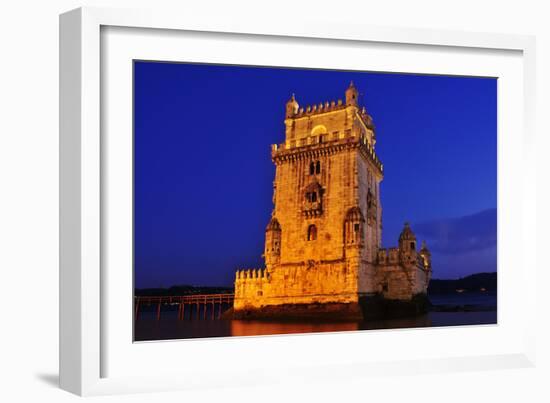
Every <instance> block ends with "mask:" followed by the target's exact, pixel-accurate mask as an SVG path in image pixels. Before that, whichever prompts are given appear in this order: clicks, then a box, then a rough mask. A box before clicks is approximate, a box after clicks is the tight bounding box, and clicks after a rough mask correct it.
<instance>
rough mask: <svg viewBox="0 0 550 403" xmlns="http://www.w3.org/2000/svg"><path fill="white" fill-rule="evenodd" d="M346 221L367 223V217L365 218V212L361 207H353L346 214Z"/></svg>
mask: <svg viewBox="0 0 550 403" xmlns="http://www.w3.org/2000/svg"><path fill="white" fill-rule="evenodd" d="M346 220H347V221H365V217H364V216H363V212H362V211H361V209H360V208H359V207H352V208H350V209H349V210H348V212H347V213H346Z"/></svg>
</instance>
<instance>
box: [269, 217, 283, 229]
mask: <svg viewBox="0 0 550 403" xmlns="http://www.w3.org/2000/svg"><path fill="white" fill-rule="evenodd" d="M265 230H266V231H280V230H281V224H279V220H277V219H276V218H275V217H273V218H271V220H270V221H269V224H267V227H266V229H265Z"/></svg>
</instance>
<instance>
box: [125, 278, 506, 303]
mask: <svg viewBox="0 0 550 403" xmlns="http://www.w3.org/2000/svg"><path fill="white" fill-rule="evenodd" d="M496 290H497V273H496V272H492V273H476V274H472V275H469V276H466V277H462V278H459V279H455V280H440V279H432V280H431V281H430V285H429V287H428V295H439V294H445V295H448V294H456V293H472V292H487V293H496ZM233 292H234V289H233V287H222V286H195V285H187V284H183V285H174V286H170V287H166V288H163V287H156V288H136V289H135V290H134V295H135V296H137V297H139V296H150V295H158V296H180V295H195V294H231V293H233Z"/></svg>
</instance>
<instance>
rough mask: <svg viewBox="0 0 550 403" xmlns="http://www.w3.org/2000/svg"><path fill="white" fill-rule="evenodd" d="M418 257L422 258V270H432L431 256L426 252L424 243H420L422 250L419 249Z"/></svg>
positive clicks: (426, 248)
mask: <svg viewBox="0 0 550 403" xmlns="http://www.w3.org/2000/svg"><path fill="white" fill-rule="evenodd" d="M419 254H420V256H421V257H422V262H423V264H424V268H426V269H431V268H432V254H431V253H430V251H429V250H428V247H427V246H426V241H422V248H420V253H419Z"/></svg>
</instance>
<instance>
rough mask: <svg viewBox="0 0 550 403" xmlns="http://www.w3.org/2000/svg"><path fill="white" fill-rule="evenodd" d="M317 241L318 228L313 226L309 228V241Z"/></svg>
mask: <svg viewBox="0 0 550 403" xmlns="http://www.w3.org/2000/svg"><path fill="white" fill-rule="evenodd" d="M316 239H317V227H316V226H315V225H313V224H311V225H310V226H309V227H307V240H308V241H315V240H316Z"/></svg>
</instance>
